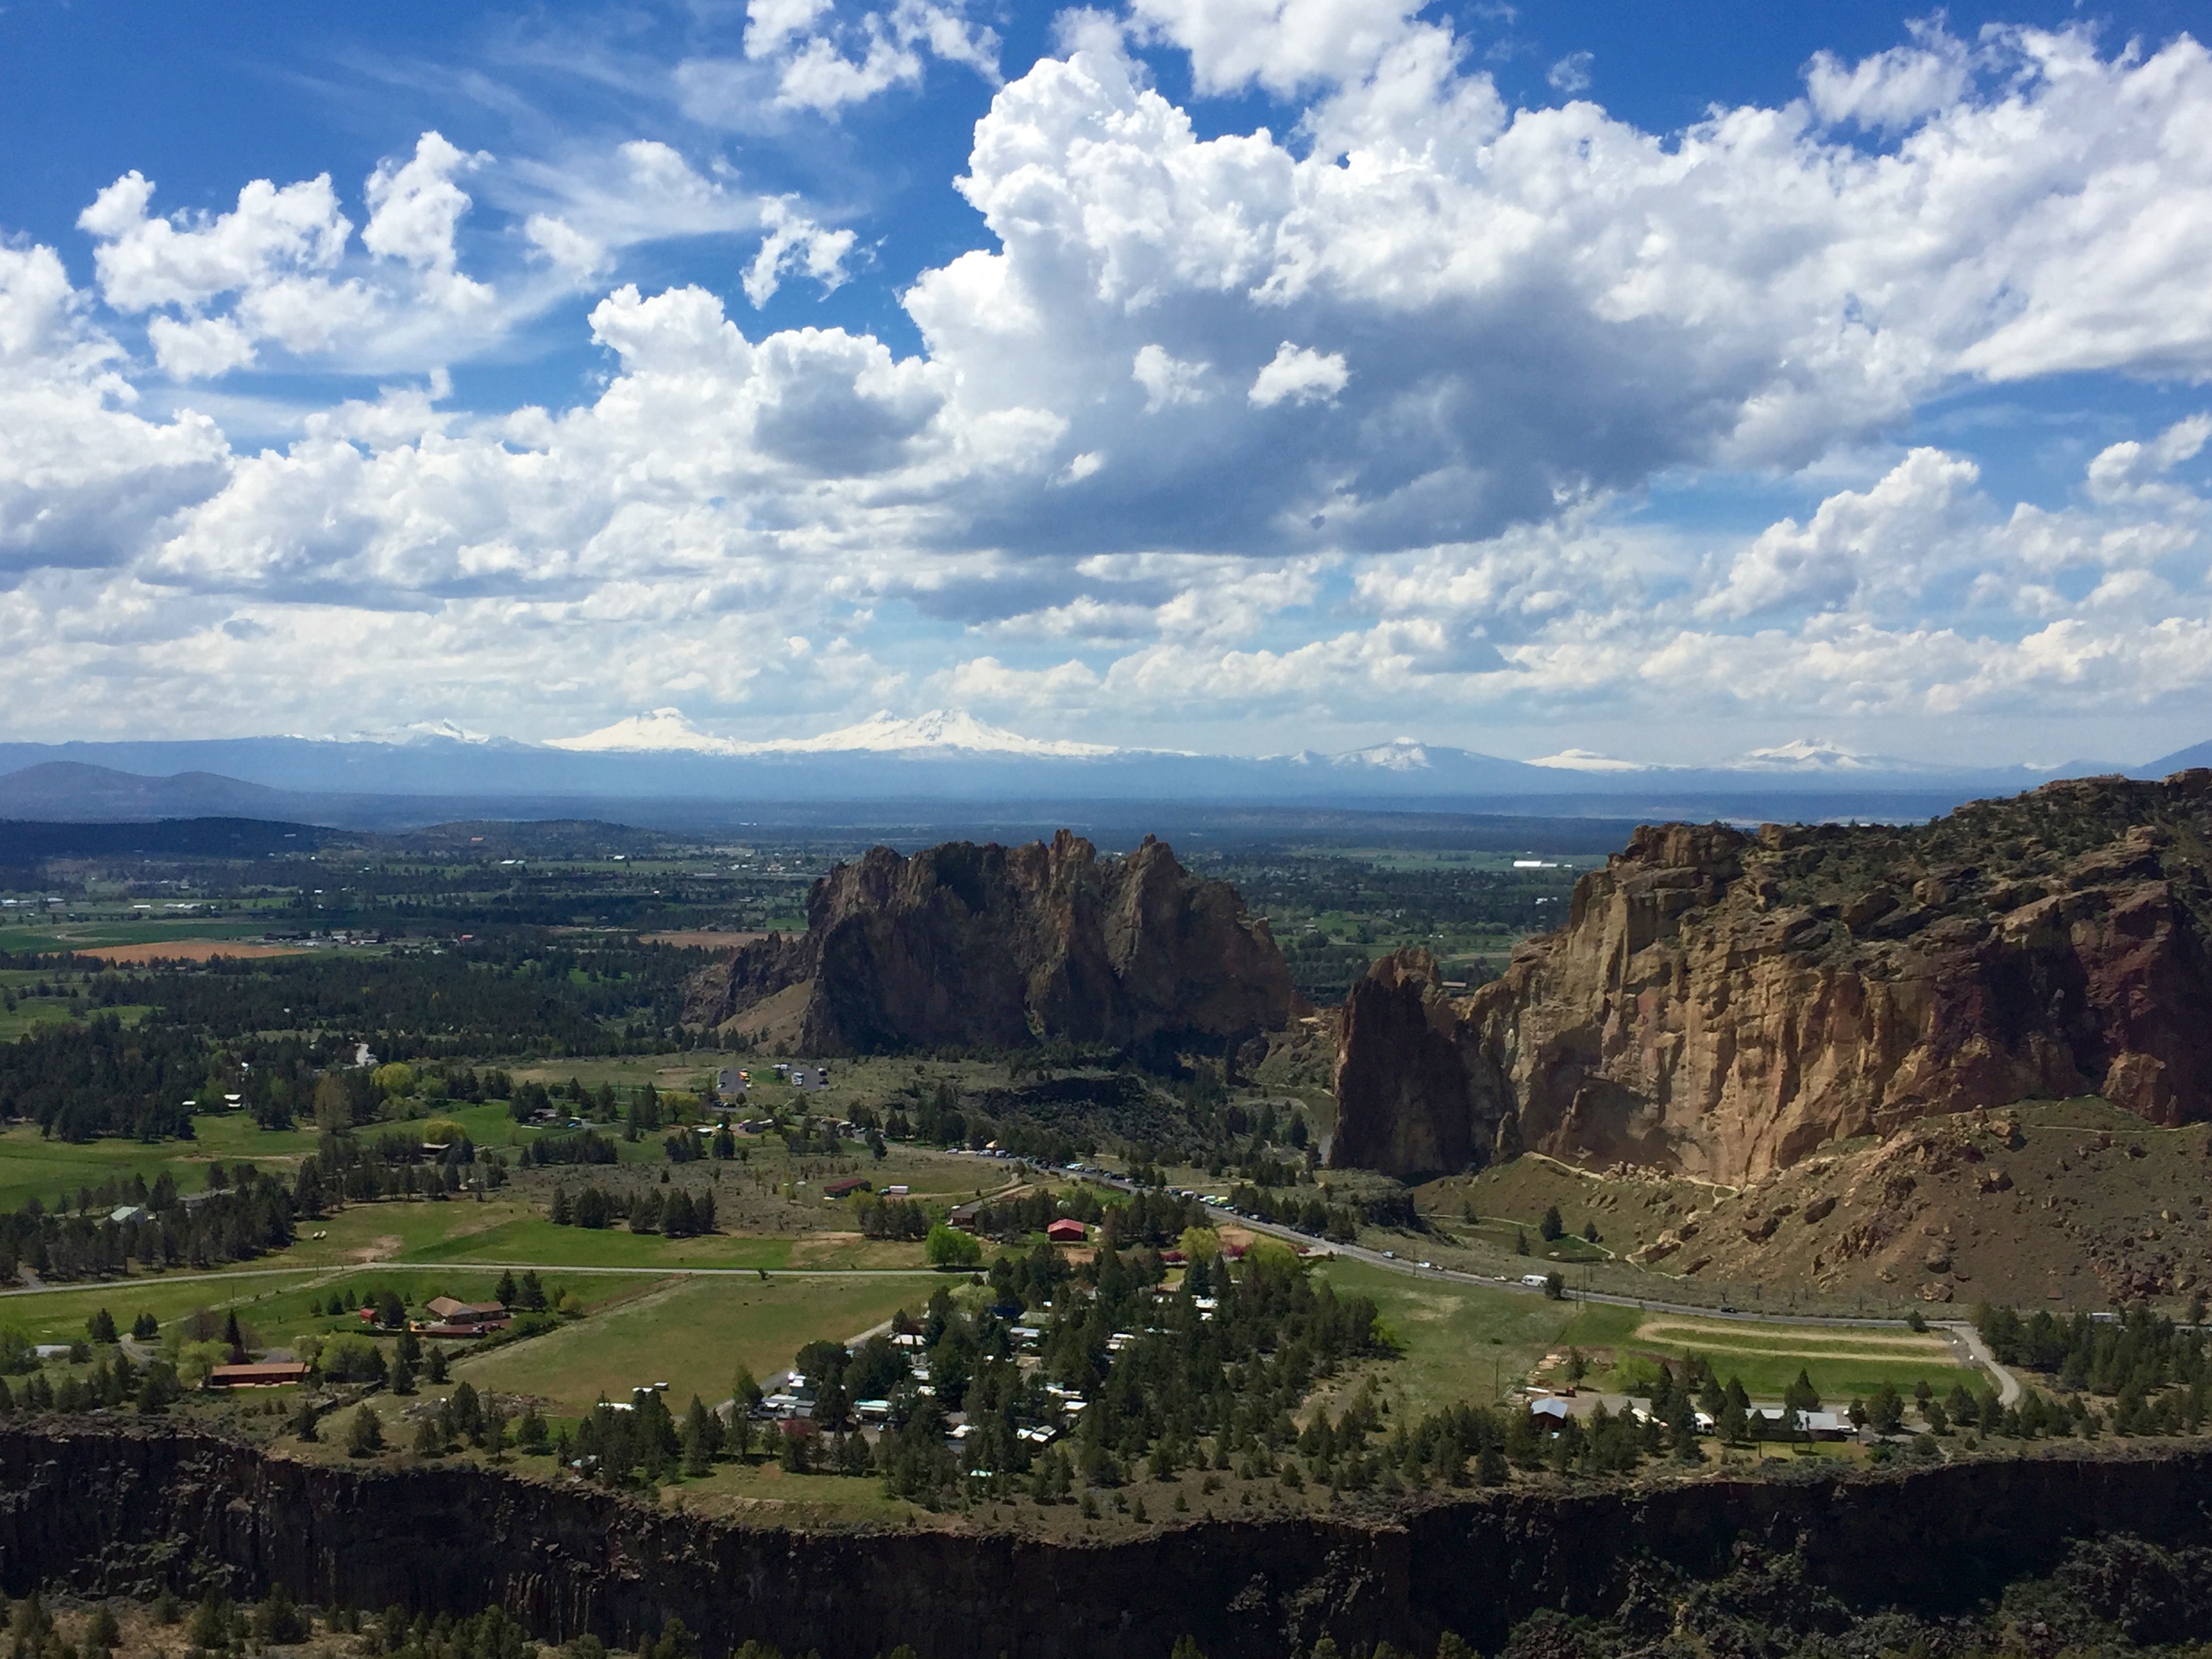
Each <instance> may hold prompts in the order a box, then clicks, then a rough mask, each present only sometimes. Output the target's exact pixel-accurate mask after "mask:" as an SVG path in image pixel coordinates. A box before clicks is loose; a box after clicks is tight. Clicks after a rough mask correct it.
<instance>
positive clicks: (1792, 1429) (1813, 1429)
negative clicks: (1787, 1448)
mask: <svg viewBox="0 0 2212 1659" xmlns="http://www.w3.org/2000/svg"><path fill="white" fill-rule="evenodd" d="M1752 1414H1753V1416H1755V1417H1759V1418H1763V1419H1765V1423H1766V1432H1767V1434H1768V1435H1769V1436H1770V1437H1772V1438H1775V1439H1780V1440H1787V1439H1789V1438H1790V1437H1791V1436H1793V1435H1795V1434H1796V1433H1798V1432H1800V1429H1799V1428H1798V1427H1797V1426H1796V1425H1792V1423H1791V1421H1790V1419H1791V1416H1792V1413H1790V1410H1789V1409H1788V1408H1787V1407H1783V1408H1781V1409H1779V1410H1769V1409H1768V1408H1766V1407H1764V1406H1754V1407H1752ZM1796 1415H1797V1416H1800V1417H1802V1419H1804V1421H1803V1425H1802V1433H1803V1434H1804V1435H1805V1436H1806V1437H1807V1438H1808V1439H1813V1440H1848V1439H1850V1437H1852V1436H1853V1435H1854V1434H1856V1433H1857V1432H1858V1431H1857V1430H1856V1429H1854V1428H1853V1427H1852V1426H1851V1419H1850V1418H1848V1417H1846V1416H1844V1414H1843V1413H1841V1412H1802V1413H1796Z"/></svg>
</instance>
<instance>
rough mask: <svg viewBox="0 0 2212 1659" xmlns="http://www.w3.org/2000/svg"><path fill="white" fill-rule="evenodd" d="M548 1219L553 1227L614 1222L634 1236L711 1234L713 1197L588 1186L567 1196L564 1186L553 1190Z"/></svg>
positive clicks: (680, 1191)
mask: <svg viewBox="0 0 2212 1659" xmlns="http://www.w3.org/2000/svg"><path fill="white" fill-rule="evenodd" d="M551 1219H552V1222H553V1225H555V1226H556V1227H571V1226H573V1227H590V1228H601V1227H611V1226H614V1225H617V1223H619V1224H621V1225H626V1226H627V1227H629V1230H630V1231H632V1232H634V1233H659V1234H661V1235H663V1236H664V1237H669V1238H690V1237H694V1236H696V1235H697V1234H700V1233H711V1232H713V1231H714V1219H715V1216H714V1194H713V1193H712V1192H711V1191H707V1190H704V1189H702V1190H701V1191H699V1192H696V1193H694V1192H691V1191H690V1190H689V1189H687V1188H683V1187H671V1188H669V1189H668V1191H667V1192H666V1193H665V1194H663V1193H662V1192H661V1190H660V1188H658V1187H648V1188H646V1189H645V1190H644V1191H643V1192H641V1193H624V1192H623V1191H621V1190H620V1189H619V1188H617V1189H614V1190H609V1189H608V1188H604V1187H600V1186H599V1185H598V1184H596V1183H592V1184H590V1185H587V1186H586V1187H584V1188H582V1189H580V1191H578V1192H577V1193H576V1194H574V1196H573V1197H571V1196H570V1194H569V1192H568V1188H567V1187H565V1186H559V1187H556V1188H554V1189H553V1205H552V1212H551Z"/></svg>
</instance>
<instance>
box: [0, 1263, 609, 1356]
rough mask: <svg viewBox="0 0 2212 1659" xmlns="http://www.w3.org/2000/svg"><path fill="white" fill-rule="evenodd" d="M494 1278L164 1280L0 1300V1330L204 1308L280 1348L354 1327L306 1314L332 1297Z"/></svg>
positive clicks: (581, 1285) (122, 1321) (418, 1295)
mask: <svg viewBox="0 0 2212 1659" xmlns="http://www.w3.org/2000/svg"><path fill="white" fill-rule="evenodd" d="M544 1277H545V1279H546V1282H547V1283H548V1284H549V1285H559V1286H560V1287H561V1288H562V1289H567V1290H573V1291H575V1292H576V1294H577V1296H578V1297H580V1299H581V1300H582V1301H583V1303H584V1304H585V1305H586V1307H587V1308H588V1307H590V1306H592V1305H593V1304H594V1302H595V1300H596V1301H597V1302H598V1303H600V1304H605V1303H607V1302H609V1301H611V1300H614V1299H617V1298H618V1297H622V1296H623V1295H626V1294H635V1291H636V1288H637V1287H636V1286H635V1285H632V1284H630V1283H629V1282H628V1281H626V1280H623V1279H606V1278H599V1279H592V1278H580V1279H574V1280H562V1279H561V1277H560V1274H559V1273H558V1271H557V1270H552V1271H549V1272H547V1273H545V1275H544ZM498 1280H499V1275H498V1274H497V1273H487V1272H483V1271H481V1270H477V1271H471V1270H470V1269H468V1268H465V1267H428V1268H411V1269H410V1268H390V1267H364V1268H359V1269H356V1270H352V1271H347V1272H334V1271H331V1270H329V1269H323V1270H316V1269H312V1268H308V1269H301V1270H298V1271H293V1272H283V1273H255V1274H252V1275H247V1274H242V1273H228V1274H216V1275H211V1276H206V1277H199V1276H193V1277H186V1276H184V1275H180V1274H168V1275H162V1276H159V1277H146V1278H141V1279H131V1280H130V1281H128V1282H127V1283H111V1284H106V1285H91V1286H87V1287H85V1288H83V1289H81V1290H74V1289H73V1290H68V1291H33V1292H28V1293H25V1292H20V1291H18V1292H12V1293H9V1294H8V1295H4V1296H0V1326H9V1327H13V1328H15V1329H18V1330H21V1331H22V1332H23V1333H24V1334H27V1335H28V1336H30V1337H32V1338H33V1339H34V1340H39V1341H60V1340H67V1339H69V1338H71V1337H75V1336H81V1335H82V1334H84V1326H85V1321H86V1320H87V1319H88V1318H89V1317H91V1316H92V1313H93V1311H94V1310H95V1309H98V1308H106V1310H108V1312H109V1313H111V1314H112V1315H113V1316H115V1321H116V1323H117V1324H118V1325H121V1326H124V1327H126V1328H127V1327H128V1326H129V1325H130V1323H131V1321H132V1320H133V1319H135V1318H136V1317H137V1316H138V1315H140V1314H141V1313H150V1314H152V1315H153V1316H155V1318H156V1319H158V1320H160V1321H161V1323H162V1324H163V1325H164V1326H165V1327H166V1326H167V1325H168V1324H169V1323H170V1322H172V1321H173V1320H175V1319H177V1318H179V1317H180V1316H183V1315H185V1314H187V1313H190V1312H191V1310H193V1309H195V1308H211V1309H213V1310H216V1312H218V1313H220V1312H222V1311H224V1310H228V1309H231V1308H235V1309H237V1310H238V1312H239V1316H240V1318H241V1319H243V1320H245V1321H246V1322H247V1323H248V1324H249V1325H251V1326H252V1328H253V1329H254V1330H255V1332H256V1333H257V1334H258V1335H259V1337H260V1339H261V1340H262V1342H263V1343H264V1345H267V1344H282V1343H283V1341H284V1340H286V1339H287V1338H289V1337H291V1336H293V1335H295V1334H299V1333H301V1332H303V1331H314V1332H321V1333H325V1334H327V1333H329V1332H331V1331H337V1330H356V1329H358V1328H360V1327H359V1323H358V1322H357V1321H356V1320H354V1319H353V1318H352V1317H351V1316H347V1317H344V1318H332V1317H330V1316H325V1315H321V1314H319V1313H316V1312H314V1311H312V1310H313V1308H314V1307H316V1306H318V1305H320V1304H327V1302H328V1301H329V1298H330V1297H331V1293H332V1292H333V1291H336V1292H338V1293H339V1294H340V1295H342V1296H343V1297H345V1299H346V1301H347V1303H348V1304H349V1306H358V1305H359V1304H360V1301H361V1298H362V1296H363V1295H364V1294H365V1293H367V1292H368V1291H383V1290H385V1289H387V1288H389V1289H392V1290H395V1291H398V1293H399V1294H400V1295H401V1296H402V1297H404V1298H405V1299H407V1300H408V1301H409V1302H410V1303H420V1302H421V1301H422V1300H423V1299H425V1298H427V1297H433V1296H438V1295H441V1294H444V1295H452V1296H457V1297H461V1298H463V1299H464V1300H466V1301H477V1300H483V1299H488V1298H489V1297H490V1296H491V1294H492V1291H493V1290H494V1288H495V1286H496V1285H497V1284H498Z"/></svg>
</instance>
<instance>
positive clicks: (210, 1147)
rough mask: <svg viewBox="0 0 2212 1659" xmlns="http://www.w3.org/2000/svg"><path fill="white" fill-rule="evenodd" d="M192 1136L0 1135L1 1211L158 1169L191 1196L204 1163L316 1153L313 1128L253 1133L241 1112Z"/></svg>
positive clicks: (210, 1119)
mask: <svg viewBox="0 0 2212 1659" xmlns="http://www.w3.org/2000/svg"><path fill="white" fill-rule="evenodd" d="M192 1131H193V1135H194V1139H191V1140H169V1141H161V1142H157V1143H155V1144H153V1145H150V1146H149V1145H148V1144H147V1143H145V1142H143V1141H138V1140H128V1139H100V1140H90V1141H84V1142H82V1143H72V1142H70V1141H64V1140H52V1139H47V1138H46V1137H45V1136H43V1135H41V1134H40V1133H39V1131H38V1129H37V1128H36V1127H33V1126H32V1125H28V1124H17V1125H15V1126H14V1127H9V1128H7V1129H0V1209H14V1208H16V1207H18V1206H21V1204H22V1203H23V1201H24V1200H26V1199H29V1198H34V1197H35V1198H37V1199H38V1200H40V1202H41V1203H44V1204H46V1205H52V1203H53V1201H54V1200H55V1199H56V1198H58V1197H59V1196H60V1195H61V1194H64V1193H67V1194H69V1195H70V1203H71V1204H72V1205H74V1204H75V1203H76V1191H77V1189H78V1188H80V1187H97V1186H98V1185H99V1184H100V1182H103V1181H106V1180H108V1179H109V1178H111V1177H118V1178H122V1179H126V1180H127V1179H128V1178H129V1177H130V1176H131V1175H133V1174H134V1173H135V1174H137V1175H142V1176H145V1177H146V1180H147V1182H148V1184H149V1185H150V1184H152V1182H155V1180H156V1179H158V1178H159V1177H160V1176H161V1171H162V1170H169V1171H170V1172H171V1173H172V1174H173V1176H175V1177H176V1181H177V1185H178V1187H179V1188H180V1189H182V1190H183V1191H185V1192H188V1193H196V1192H200V1191H202V1190H204V1188H206V1186H207V1175H206V1165H207V1164H209V1162H210V1161H211V1160H212V1161H217V1162H221V1163H225V1164H230V1163H235V1162H237V1161H238V1160H240V1159H241V1158H245V1159H250V1160H252V1161H254V1162H256V1163H262V1162H268V1161H272V1160H290V1159H294V1158H299V1157H301V1155H302V1154H304V1153H307V1152H313V1150H314V1148H315V1136H314V1133H313V1130H301V1129H284V1130H276V1131H273V1132H272V1131H270V1130H267V1129H263V1128H259V1127H256V1125H255V1124H254V1121H253V1120H252V1118H250V1117H248V1116H246V1115H245V1114H244V1113H243V1112H224V1113H217V1114H214V1115H202V1116H198V1117H195V1118H194V1119H193V1120H192Z"/></svg>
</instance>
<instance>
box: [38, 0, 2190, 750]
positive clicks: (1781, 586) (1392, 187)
mask: <svg viewBox="0 0 2212 1659" xmlns="http://www.w3.org/2000/svg"><path fill="white" fill-rule="evenodd" d="M2193 11H2194V9H2192V8H2185V7H2181V6H2177V5H2171V4H2162V3H2147V4H2142V5H2134V6H2125V7H2115V8H2104V9H2098V8H2089V7H2075V6H2063V5H2052V4H2048V3H2039V4H2021V5H2015V6H2010V7H2002V8H2000V7H1988V6H1977V7H1956V8H1953V9H1950V10H1948V12H1945V13H1929V12H1924V11H1918V10H1912V9H1889V8H1881V7H1875V6H1830V7H1821V6H1803V7H1791V8H1783V7H1775V6H1771V5H1759V4H1750V3H1729V4H1702V5H1675V6H1668V7H1659V6H1653V5H1650V4H1649V3H1626V0H1623V3H1613V4H1588V5H1571V6H1560V7H1558V8H1555V9H1551V10H1549V11H1544V10H1539V9H1534V8H1524V9H1515V8H1514V7H1511V6H1509V5H1503V4H1494V3H1490V4H1477V5H1462V6H1459V7H1448V6H1431V7H1427V8H1414V7H1413V6H1411V5H1409V4H1407V3H1404V0H1128V3H1127V5H1126V6H1125V7H1124V8H1122V9H1068V10H1060V11H1055V10H1054V9H1050V8H1042V7H1041V8H1015V7H1011V6H998V7H994V6H992V5H990V4H989V3H987V0H984V3H973V4H963V3H961V0H827V3H825V0H751V3H750V5H748V4H744V3H738V4H727V5H722V4H704V3H702V4H698V5H694V6H690V7H674V6H671V7H658V8H656V7H653V6H649V5H628V6H623V7H619V8H617V7H607V8H593V7H586V6H561V7H552V8H542V7H541V8H514V7H504V8H502V7H481V8H455V7H451V6H429V5H407V4H400V5H387V6H385V7H380V8H378V9H374V12H369V11H366V10H359V9H356V10H349V11H347V12H343V13H341V12H339V11H338V10H337V9H331V8H322V9H302V8H297V7H279V6H273V5H272V6H260V5H251V4H234V5H231V6H228V7H224V8H220V9H194V10H192V11H191V12H187V11H185V10H183V9H178V8H173V7H156V6H151V5H144V6H131V5H112V4H107V5H103V4H85V3H79V4H76V5H66V6H65V5H55V4H49V3H43V0H18V3H15V4H11V5H9V7H8V8H7V9H4V10H0V137H4V142H5V145H6V154H7V155H8V156H9V167H7V168H5V169H0V648H4V649H5V650H6V652H7V653H8V655H9V659H10V660H11V662H12V663H13V664H14V665H15V672H14V675H13V677H12V679H13V695H12V696H11V697H10V699H9V705H8V715H7V727H8V734H9V736H11V737H15V738H68V737H86V738H90V737H103V736H156V735H159V736H190V735H208V736H228V735H243V734H247V733H253V732H276V731H289V732H306V733H309V734H314V735H323V734H330V735H344V734H349V733H352V732H379V731H388V730H393V729H398V728H401V727H404V726H407V725H409V724H410V723H412V722H417V721H430V720H451V721H453V722H455V723H457V724H459V725H461V726H465V727H469V728H471V729H476V730H483V731H490V732H500V733H503V734H507V735H513V736H517V737H524V738H556V737H563V736H568V735H573V734H575V733H579V732H587V731H590V730H592V729H594V728H597V727H599V726H605V725H607V724H609V723H610V722H612V721H614V720H617V719H618V718H620V717H622V716H623V715H626V714H633V713H635V712H636V711H638V710H641V709H645V708H662V707H669V706H673V707H677V708H681V709H683V710H684V714H686V716H687V717H689V718H690V720H692V721H693V722H695V723H696V724H697V725H698V726H702V727H704V728H706V729H708V730H711V731H713V732H719V733H724V734H727V735H731V736H736V737H742V738H757V737H767V736H778V735H788V734H797V733H805V732H814V731H817V730H821V729H823V728H825V727H828V726H837V725H842V724H844V723H847V722H848V721H850V720H853V719H854V718H856V717H858V716H860V715H863V714H867V713H869V712H871V711H872V710H874V709H877V708H890V709H892V710H894V711H896V712H900V713H911V712H917V711H920V710H921V709H925V708H933V707H945V706H954V707H960V708H968V709H970V710H972V711H973V712H975V714H978V715H979V716H981V717H982V718H985V719H987V720H992V721H994V722H995V723H998V724H1000V725H1004V726H1012V727H1014V728H1016V729H1018V730H1021V731H1024V732H1030V733H1033V734H1036V735H1039V736H1044V737H1055V738H1057V737H1066V738H1085V739H1089V740H1093V741H1105V742H1119V743H1132V744H1167V745H1171V746H1175V747H1185V748H1188V747H1206V748H1218V749H1221V750H1231V751H1238V752H1270V751H1279V750H1285V749H1292V748H1302V747H1320V748H1335V747H1350V746H1353V745H1355V744H1360V743H1364V742H1369V741H1373V740H1376V739H1378V738H1388V737H1391V736H1395V735H1398V734H1401V733H1404V734H1411V735H1415V736H1419V737H1421V738H1425V739H1427V740H1430V741H1432V742H1440V743H1454V744H1463V745H1465V746H1468V747H1472V748H1477V749H1484V750H1491V751H1492V752H1497V753H1504V754H1510V755H1516V756H1521V757H1544V756H1550V755H1557V754H1561V753H1565V752H1571V751H1577V750H1590V751H1596V752H1602V753H1609V754H1615V755H1626V756H1632V757H1635V758H1638V759H1648V760H1665V761H1680V762H1696V761H1718V760H1724V759H1727V758H1728V757H1731V756H1733V755H1735V754H1739V753H1741V752H1743V751H1745V750H1749V749H1752V748H1755V747H1759V746H1762V745H1765V744H1773V743H1778V742H1781V741H1784V740H1786V739H1789V738H1797V737H1802V736H1808V735H1814V734H1819V735H1821V736H1824V737H1826V738H1830V739H1832V740H1833V741H1836V742H1838V743H1841V744H1845V745H1847V746H1849V747H1852V748H1856V749H1859V750H1864V751H1869V752H1881V753H1891V754H1901V755H1907V756H1912V757H1922V758H1928V759H1957V760H1974V761H1982V760H2015V759H2024V760H2028V761H2032V762H2053V763H2055V762H2057V761H2060V760H2063V759H2066V758H2069V757H2077V756H2095V757H2109V758H2112V759H2114V760H2121V761H2130V762H2131V761H2136V760H2141V759H2144V758H2148V757H2151V756H2153V755H2156V754H2159V753H2161V752H2164V751H2165V750H2170V749H2172V748H2175V747H2179V746H2180V745H2181V744H2185V743H2189V742H2193V741H2196V740H2198V739H2200V738H2203V737H2204V736H2206V735H2208V733H2212V716H2209V715H2208V713H2207V696H2206V692H2207V689H2208V680H2212V648H2208V647H2212V591H2208V586H2207V572H2206V567H2207V562H2208V561H2207V556H2208V552H2212V543H2208V535H2207V529H2206V523H2207V501H2208V491H2212V447H2208V444H2207V440H2208V437H2212V421H2208V419H2207V412H2208V410H2212V387H2208V386H2207V379H2208V376H2212V293H2208V284H2206V283H2205V282H2204V281H2203V274H2202V273H2203V271H2204V270H2207V269H2212V59H2208V58H2207V55H2206V52H2205V51H2204V49H2203V46H2201V45H2199V44H2198V42H2197V40H2195V39H2193V38H2192V37H2191V34H2190V33H2188V30H2189V27H2190V25H2191V23H2192V22H2193V21H2195V19H2194V17H2193V16H2192V12H2193ZM2200 32H2201V26H2200Z"/></svg>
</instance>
